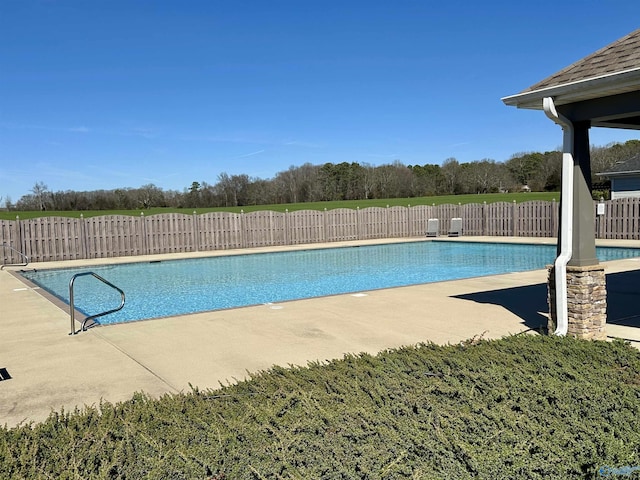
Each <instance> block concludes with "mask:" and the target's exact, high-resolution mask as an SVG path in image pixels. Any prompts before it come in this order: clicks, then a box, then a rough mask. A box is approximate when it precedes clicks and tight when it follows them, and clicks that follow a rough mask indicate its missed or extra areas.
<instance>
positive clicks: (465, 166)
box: [5, 140, 640, 211]
mask: <svg viewBox="0 0 640 480" xmlns="http://www.w3.org/2000/svg"><path fill="white" fill-rule="evenodd" d="M638 153H640V140H629V141H628V142H626V143H624V144H621V143H614V144H610V145H607V146H605V147H592V149H591V160H592V161H591V164H592V171H593V172H594V175H593V181H594V187H595V188H596V189H598V188H599V187H602V185H599V184H601V183H602V181H603V180H602V179H601V178H600V177H598V176H597V175H595V173H598V172H603V171H607V170H608V169H610V168H611V166H613V165H614V164H615V163H617V162H620V161H624V160H627V159H628V158H630V157H631V156H633V155H636V154H638ZM561 159H562V154H561V152H559V151H550V152H544V153H539V152H530V153H519V154H515V155H513V156H512V157H511V158H510V159H509V160H507V161H505V162H496V161H495V160H490V159H484V160H477V161H473V162H469V163H460V162H458V161H457V160H456V159H455V158H448V159H446V160H445V161H444V162H443V163H442V165H436V164H425V165H404V164H403V163H401V162H399V161H396V162H393V163H391V164H387V165H380V166H372V165H369V164H366V163H365V164H360V163H356V162H351V163H349V162H342V163H337V164H334V163H325V164H324V165H312V164H310V163H305V164H303V165H301V166H291V167H290V168H289V169H288V170H284V171H282V172H279V173H277V174H276V175H275V177H274V178H272V179H269V180H265V179H261V178H251V177H249V176H248V175H245V174H242V175H229V174H227V173H221V174H220V175H218V177H217V179H216V180H217V181H216V183H214V184H209V183H207V182H206V181H202V182H198V181H194V182H193V183H192V184H191V185H190V186H189V187H187V188H185V189H184V190H183V191H182V192H179V191H176V190H163V189H161V188H159V187H157V186H156V185H153V184H148V185H143V186H141V187H139V188H118V189H115V190H95V191H87V192H78V191H69V190H68V191H58V192H51V191H49V189H48V188H47V186H46V185H45V184H44V183H42V182H37V183H36V184H35V185H34V187H33V189H32V190H31V193H30V194H28V195H24V196H23V197H21V198H20V199H19V200H18V201H17V202H16V204H15V205H14V204H12V203H11V202H10V201H9V200H5V204H6V206H7V208H9V209H15V210H76V211H82V210H125V209H127V210H128V209H145V208H150V207H182V208H196V207H229V206H243V205H268V204H282V203H300V202H317V201H334V200H360V199H370V198H371V199H373V198H410V197H422V196H435V195H455V194H469V193H496V192H502V191H518V190H527V191H557V190H559V189H560V174H561Z"/></svg>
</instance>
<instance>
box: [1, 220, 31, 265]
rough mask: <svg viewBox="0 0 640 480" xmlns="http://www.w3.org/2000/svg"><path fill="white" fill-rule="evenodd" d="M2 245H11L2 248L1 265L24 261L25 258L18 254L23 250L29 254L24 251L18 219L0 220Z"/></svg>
mask: <svg viewBox="0 0 640 480" xmlns="http://www.w3.org/2000/svg"><path fill="white" fill-rule="evenodd" d="M0 245H7V247H11V248H3V249H2V261H1V262H0V265H10V264H20V263H24V258H23V257H22V256H20V255H19V254H18V252H22V253H24V254H25V255H27V254H26V253H25V252H24V246H23V245H22V240H21V238H20V228H19V222H18V221H17V220H0Z"/></svg>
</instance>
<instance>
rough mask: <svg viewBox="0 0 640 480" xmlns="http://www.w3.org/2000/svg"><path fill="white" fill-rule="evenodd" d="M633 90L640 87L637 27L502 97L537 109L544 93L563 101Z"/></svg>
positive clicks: (580, 99)
mask: <svg viewBox="0 0 640 480" xmlns="http://www.w3.org/2000/svg"><path fill="white" fill-rule="evenodd" d="M635 91H640V29H638V30H635V31H633V32H631V33H630V34H628V35H626V36H624V37H622V38H621V39H619V40H616V41H615V42H613V43H612V44H610V45H607V46H606V47H604V48H601V49H600V50H598V51H597V52H595V53H592V54H591V55H589V56H587V57H585V58H583V59H582V60H579V61H577V62H575V63H573V64H571V65H569V66H568V67H566V68H563V69H562V70H560V71H559V72H557V73H555V74H553V75H551V76H550V77H548V78H545V79H544V80H542V81H540V82H538V83H536V84H534V85H532V86H531V87H529V88H527V89H525V90H523V91H522V92H520V93H518V94H517V95H511V96H508V97H504V98H503V99H502V101H503V102H504V103H506V104H507V105H512V106H516V107H519V108H529V109H537V110H539V109H542V99H543V98H544V97H553V98H554V102H555V104H556V105H566V104H571V103H577V102H581V101H585V100H591V99H597V98H603V97H607V96H612V95H619V94H623V93H628V92H635Z"/></svg>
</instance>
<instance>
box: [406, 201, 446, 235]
mask: <svg viewBox="0 0 640 480" xmlns="http://www.w3.org/2000/svg"><path fill="white" fill-rule="evenodd" d="M433 208H434V207H432V206H430V205H416V206H415V207H410V208H409V233H408V235H409V236H417V237H423V236H425V234H426V232H427V221H428V220H429V219H430V218H433V217H432V216H431V211H432V209H433ZM440 229H442V225H440Z"/></svg>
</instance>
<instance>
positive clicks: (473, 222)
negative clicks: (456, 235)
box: [447, 203, 484, 235]
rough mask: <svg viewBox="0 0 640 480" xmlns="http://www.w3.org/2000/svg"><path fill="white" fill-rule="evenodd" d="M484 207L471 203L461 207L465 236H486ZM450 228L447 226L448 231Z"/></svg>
mask: <svg viewBox="0 0 640 480" xmlns="http://www.w3.org/2000/svg"><path fill="white" fill-rule="evenodd" d="M483 207H484V205H480V204H478V203H469V204H466V205H461V206H460V208H459V212H460V215H459V216H460V217H461V218H462V234H463V235H484V233H483V232H484V225H483V224H484V218H483V216H484V215H483ZM448 228H449V226H448V225H447V229H448Z"/></svg>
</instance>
